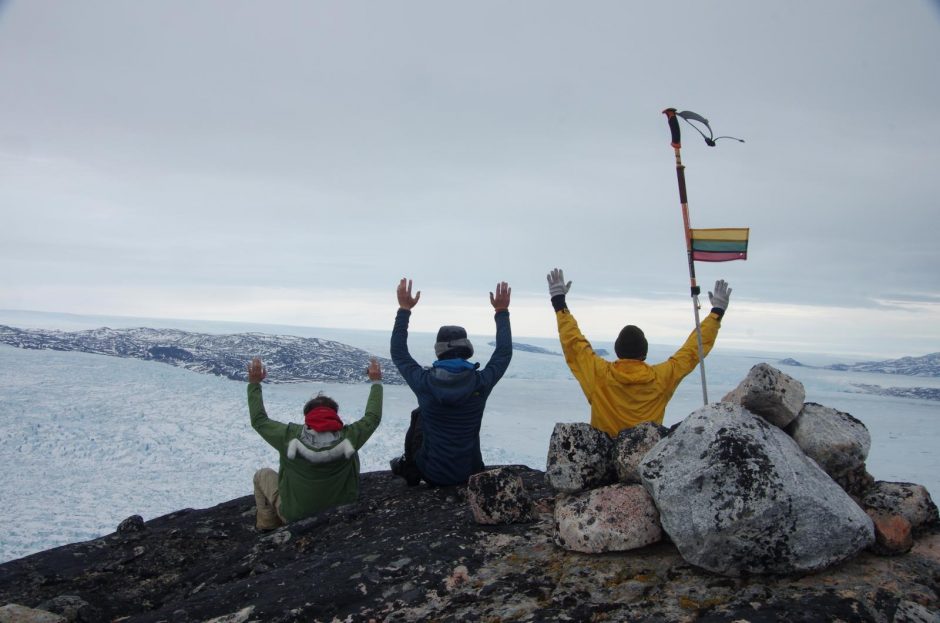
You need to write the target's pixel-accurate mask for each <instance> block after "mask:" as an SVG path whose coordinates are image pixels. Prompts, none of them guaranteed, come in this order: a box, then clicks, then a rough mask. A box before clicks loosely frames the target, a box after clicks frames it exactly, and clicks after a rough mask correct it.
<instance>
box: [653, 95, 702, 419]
mask: <svg viewBox="0 0 940 623" xmlns="http://www.w3.org/2000/svg"><path fill="white" fill-rule="evenodd" d="M663 114H664V115H666V119H667V121H668V122H669V132H670V133H671V134H672V148H673V149H674V150H675V152H676V179H677V180H678V182H679V203H680V204H681V205H682V225H683V227H684V228H685V249H686V253H687V254H688V256H689V287H690V290H691V293H692V311H693V312H694V314H695V336H696V340H697V342H698V366H699V370H700V371H701V374H702V400H704V401H705V404H706V405H707V404H708V387H707V385H706V381H705V349H704V348H703V347H702V323H701V321H700V320H699V314H698V310H699V309H700V307H701V305H700V304H699V301H698V296H699V294H701V293H702V289H701V288H699V286H698V283H697V282H696V281H695V261H694V260H693V259H692V228H691V226H690V225H689V197H688V194H687V192H686V188H685V166H684V165H683V164H682V155H681V153H680V151H681V149H682V137H681V132H680V131H679V118H678V117H677V116H676V109H675V108H667V109H666V110H664V111H663ZM706 142H707V139H706Z"/></svg>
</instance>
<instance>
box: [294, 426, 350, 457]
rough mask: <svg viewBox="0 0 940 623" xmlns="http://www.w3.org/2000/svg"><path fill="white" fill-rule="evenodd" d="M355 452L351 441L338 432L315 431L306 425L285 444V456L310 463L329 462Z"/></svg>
mask: <svg viewBox="0 0 940 623" xmlns="http://www.w3.org/2000/svg"><path fill="white" fill-rule="evenodd" d="M355 453H356V449H355V448H354V447H353V445H352V443H350V441H349V440H348V439H346V438H344V437H343V436H342V435H341V434H340V433H339V432H334V431H328V432H322V433H321V432H317V431H315V430H313V429H311V428H307V427H306V426H304V427H303V429H302V430H301V431H300V434H299V435H297V437H295V438H294V439H291V440H290V442H289V443H288V444H287V458H289V459H294V458H297V455H298V454H299V455H300V457H299V458H302V459H306V460H307V461H308V462H310V463H314V464H317V463H329V462H331V461H336V460H338V459H348V458H350V457H352V455H354V454H355Z"/></svg>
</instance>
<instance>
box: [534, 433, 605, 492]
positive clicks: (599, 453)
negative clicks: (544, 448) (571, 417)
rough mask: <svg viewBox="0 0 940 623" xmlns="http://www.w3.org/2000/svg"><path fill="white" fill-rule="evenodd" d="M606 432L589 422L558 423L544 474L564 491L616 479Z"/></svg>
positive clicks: (549, 482)
mask: <svg viewBox="0 0 940 623" xmlns="http://www.w3.org/2000/svg"><path fill="white" fill-rule="evenodd" d="M612 452H613V442H612V441H611V439H610V437H608V436H607V434H606V433H604V432H602V431H599V430H597V429H596V428H594V427H593V426H591V425H590V424H588V423H586V422H574V423H558V424H555V428H554V430H553V431H552V437H551V440H550V441H549V443H548V457H547V460H546V464H547V467H546V468H545V476H546V478H547V479H548V484H549V485H551V487H552V488H553V489H555V490H556V491H559V492H562V493H575V492H578V491H586V490H587V489H593V488H595V487H601V486H603V485H607V484H611V483H613V482H614V481H615V480H616V474H615V473H614V469H613V464H612V463H611V453H612Z"/></svg>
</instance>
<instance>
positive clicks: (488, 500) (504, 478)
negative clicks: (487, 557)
mask: <svg viewBox="0 0 940 623" xmlns="http://www.w3.org/2000/svg"><path fill="white" fill-rule="evenodd" d="M467 502H468V503H469V504H470V510H471V512H472V513H473V520H474V521H476V522H477V523H479V524H490V525H492V524H509V523H517V522H526V521H531V519H532V513H531V508H532V501H531V500H530V499H529V495H528V493H527V492H526V490H525V485H524V484H523V482H522V478H521V477H520V476H519V475H518V474H516V473H515V472H514V471H513V470H512V469H511V468H508V467H500V468H497V469H491V470H487V471H485V472H480V473H479V474H474V475H473V476H471V477H470V481H469V482H468V483H467Z"/></svg>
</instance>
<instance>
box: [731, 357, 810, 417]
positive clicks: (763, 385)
mask: <svg viewBox="0 0 940 623" xmlns="http://www.w3.org/2000/svg"><path fill="white" fill-rule="evenodd" d="M805 398H806V390H805V389H804V388H803V384H802V383H800V382H799V381H797V380H796V379H794V378H793V377H791V376H788V375H786V374H784V373H783V372H781V371H780V370H778V369H776V368H774V367H773V366H770V365H767V364H766V363H759V364H757V365H756V366H754V367H753V368H751V370H750V371H749V372H748V373H747V376H746V377H744V380H743V381H741V383H740V384H738V386H737V387H736V388H734V389H733V390H731V391H730V392H728V393H727V394H726V395H725V397H724V398H722V399H721V401H722V402H733V403H736V404H739V405H741V406H743V407H744V408H745V409H747V410H748V411H750V412H751V413H754V414H756V415H759V416H761V417H762V418H764V419H766V420H767V421H768V422H770V423H771V424H774V425H776V426H779V427H780V428H784V427H786V426H787V425H788V424H789V423H790V422H792V421H793V420H794V419H796V416H797V415H799V413H800V410H801V409H802V408H803V400H804V399H805Z"/></svg>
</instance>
